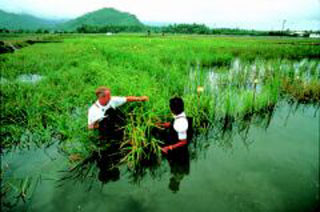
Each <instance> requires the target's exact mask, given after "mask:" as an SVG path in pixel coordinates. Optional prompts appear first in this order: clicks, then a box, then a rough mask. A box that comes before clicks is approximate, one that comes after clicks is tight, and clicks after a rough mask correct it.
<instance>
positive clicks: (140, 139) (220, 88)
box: [0, 35, 320, 167]
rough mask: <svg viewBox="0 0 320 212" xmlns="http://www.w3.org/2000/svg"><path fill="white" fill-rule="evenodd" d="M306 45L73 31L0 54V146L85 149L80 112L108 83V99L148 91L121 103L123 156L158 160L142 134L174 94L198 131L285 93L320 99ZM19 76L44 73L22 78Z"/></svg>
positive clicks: (166, 113)
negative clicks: (53, 145) (35, 79)
mask: <svg viewBox="0 0 320 212" xmlns="http://www.w3.org/2000/svg"><path fill="white" fill-rule="evenodd" d="M281 42H291V43H294V45H292V44H281V45H280V44H279V43H281ZM307 44H310V41H309V40H305V41H304V44H303V45H302V44H301V40H294V39H288V40H277V39H274V38H272V39H269V38H259V39H257V38H239V37H237V38H236V37H204V36H168V37H142V36H139V35H130V36H129V35H119V36H111V37H104V36H70V37H65V39H64V42H63V43H48V44H35V45H32V46H30V47H28V48H24V49H20V50H19V51H17V52H15V53H14V54H5V55H0V70H1V79H2V81H1V84H0V86H1V91H0V94H1V102H2V104H1V106H2V113H1V126H2V127H1V138H2V142H1V145H2V147H3V148H4V149H10V148H11V147H13V146H27V145H28V144H29V143H36V144H38V145H42V144H49V143H52V142H55V141H57V140H59V141H60V142H61V146H62V147H63V149H64V150H65V151H66V152H68V153H69V154H73V153H78V154H80V155H83V156H85V155H87V154H89V153H90V151H92V150H93V149H94V148H96V147H95V145H94V143H93V140H94V139H93V138H94V137H95V136H96V135H95V132H92V131H88V130H87V111H88V108H89V106H90V105H91V104H92V103H93V102H94V101H95V95H94V90H95V88H96V87H98V86H101V85H105V86H107V87H110V88H111V89H112V94H113V95H118V96H127V95H136V96H139V95H147V96H149V97H150V101H149V102H144V103H128V104H126V105H124V106H122V107H121V109H122V110H123V111H124V112H125V113H126V114H127V118H128V120H127V122H128V125H127V126H126V129H125V139H124V141H123V145H122V146H123V151H125V152H126V153H127V156H126V157H125V158H124V160H123V161H125V162H128V164H129V165H130V167H136V166H137V165H139V161H141V160H145V159H148V158H150V157H152V156H154V155H156V156H160V154H161V152H160V149H159V146H158V142H160V141H157V140H155V139H154V138H151V139H150V138H149V137H148V135H149V134H148V131H149V130H150V128H152V127H154V124H155V122H159V121H160V120H169V117H170V115H171V114H170V110H169V107H168V101H169V99H170V98H171V97H173V96H182V97H183V99H184V101H185V105H186V109H185V110H186V113H187V114H188V115H189V116H192V117H193V118H194V127H196V128H201V129H205V128H208V127H210V125H211V124H213V123H214V122H221V121H222V120H231V119H241V118H243V117H245V116H246V114H248V113H256V112H259V111H261V110H263V109H264V108H267V107H270V106H272V105H274V104H275V103H276V102H277V101H278V99H279V98H282V97H286V98H287V97H288V98H294V99H297V100H299V101H307V102H317V101H319V100H320V88H319V87H320V85H319V84H320V83H319V72H320V71H319V61H318V60H316V59H314V58H317V57H319V55H320V48H319V47H318V46H314V45H307ZM303 58H305V59H306V60H302V59H303ZM308 58H309V59H308ZM22 74H38V75H40V76H43V79H42V80H41V81H39V82H35V83H28V82H21V81H19V80H18V78H19V76H21V75H22ZM199 86H200V87H203V91H202V92H198V91H197V88H198V87H199ZM226 117H228V118H227V119H226Z"/></svg>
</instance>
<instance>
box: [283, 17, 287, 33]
mask: <svg viewBox="0 0 320 212" xmlns="http://www.w3.org/2000/svg"><path fill="white" fill-rule="evenodd" d="M286 22H287V20H286V19H284V20H283V22H282V32H284V26H285V24H286Z"/></svg>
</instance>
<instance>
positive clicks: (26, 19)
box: [0, 10, 59, 30]
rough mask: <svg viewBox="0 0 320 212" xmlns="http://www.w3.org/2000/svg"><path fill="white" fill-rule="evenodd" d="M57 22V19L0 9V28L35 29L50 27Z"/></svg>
mask: <svg viewBox="0 0 320 212" xmlns="http://www.w3.org/2000/svg"><path fill="white" fill-rule="evenodd" d="M57 23H59V21H53V20H45V19H41V18H36V17H34V16H31V15H25V14H13V13H8V12H5V11H2V10H0V28H6V29H11V30H18V29H28V30H37V29H39V28H42V29H51V28H53V27H54V26H55V25H56V24H57Z"/></svg>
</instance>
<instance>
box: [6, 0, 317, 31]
mask: <svg viewBox="0 0 320 212" xmlns="http://www.w3.org/2000/svg"><path fill="white" fill-rule="evenodd" d="M102 7H114V8H116V9H119V10H122V11H127V12H130V13H133V14H135V15H137V17H138V18H139V19H140V20H142V21H155V22H177V23H182V22H185V23H192V22H197V23H205V24H208V25H210V26H218V27H222V26H226V27H240V28H241V27H243V28H256V29H267V30H269V29H280V28H281V26H282V21H283V20H284V19H286V20H287V24H286V27H290V28H306V29H310V28H312V29H320V0H238V1H236V0H161V1H151V0H68V1H66V0H0V8H1V9H4V10H7V11H11V12H27V13H32V14H35V15H38V16H43V17H50V18H52V17H61V18H74V17H77V16H80V15H82V14H84V13H86V12H90V11H94V10H97V9H100V8H102Z"/></svg>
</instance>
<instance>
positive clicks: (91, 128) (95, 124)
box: [88, 122, 99, 130]
mask: <svg viewBox="0 0 320 212" xmlns="http://www.w3.org/2000/svg"><path fill="white" fill-rule="evenodd" d="M97 128H99V122H95V123H93V124H89V125H88V129H89V130H93V129H97Z"/></svg>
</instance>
